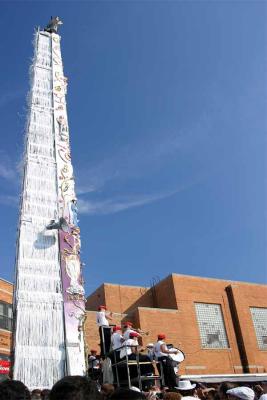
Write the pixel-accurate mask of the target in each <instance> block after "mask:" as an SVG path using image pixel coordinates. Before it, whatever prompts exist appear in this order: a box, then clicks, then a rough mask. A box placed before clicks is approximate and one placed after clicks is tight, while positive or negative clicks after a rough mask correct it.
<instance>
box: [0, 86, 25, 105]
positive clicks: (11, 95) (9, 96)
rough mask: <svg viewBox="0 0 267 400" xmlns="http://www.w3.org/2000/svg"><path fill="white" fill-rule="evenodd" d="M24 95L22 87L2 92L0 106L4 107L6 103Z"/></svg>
mask: <svg viewBox="0 0 267 400" xmlns="http://www.w3.org/2000/svg"><path fill="white" fill-rule="evenodd" d="M23 96H25V90H24V89H18V90H11V91H9V92H6V93H3V94H2V95H1V96H0V108H2V107H5V106H6V105H7V104H9V103H10V102H11V101H13V100H17V99H19V98H20V97H23Z"/></svg>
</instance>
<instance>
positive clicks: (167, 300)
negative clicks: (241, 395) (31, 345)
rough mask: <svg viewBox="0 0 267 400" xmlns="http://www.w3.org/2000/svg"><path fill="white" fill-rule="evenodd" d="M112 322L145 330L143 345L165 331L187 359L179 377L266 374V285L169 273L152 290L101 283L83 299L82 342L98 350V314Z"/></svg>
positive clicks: (169, 339) (170, 341)
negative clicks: (108, 313) (109, 315)
mask: <svg viewBox="0 0 267 400" xmlns="http://www.w3.org/2000/svg"><path fill="white" fill-rule="evenodd" d="M100 304H106V306H107V308H108V310H112V311H113V313H114V323H121V321H125V320H130V321H132V322H133V323H134V326H135V327H136V328H140V329H142V330H143V331H145V332H146V331H148V332H149V334H148V335H147V336H143V338H142V340H143V343H142V344H143V345H146V344H147V343H149V342H155V340H156V335H157V333H159V332H165V334H166V335H167V342H168V343H172V344H173V345H174V346H178V347H179V348H180V349H181V350H183V352H184V353H185V355H186V359H185V361H184V362H183V363H182V364H181V368H180V372H181V373H182V374H190V375H191V374H192V375H195V374H240V373H244V372H250V373H265V372H267V286H266V285H258V284H252V283H244V282H233V281H226V280H218V279H209V278H199V277H193V276H186V275H178V274H172V275H170V276H168V277H167V278H166V279H164V280H162V281H160V282H159V283H157V284H156V285H155V286H153V287H151V288H145V287H136V286H125V285H114V284H109V283H104V284H103V285H101V286H100V287H99V288H98V289H97V290H96V291H95V292H94V293H92V294H91V295H90V296H89V297H88V298H87V303H86V308H87V320H86V323H85V329H86V341H87V343H88V346H89V348H95V347H96V348H98V343H99V337H98V329H97V326H96V323H95V319H96V310H97V308H98V306H99V305H100Z"/></svg>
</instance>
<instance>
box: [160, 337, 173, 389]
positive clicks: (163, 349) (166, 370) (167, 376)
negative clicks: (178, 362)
mask: <svg viewBox="0 0 267 400" xmlns="http://www.w3.org/2000/svg"><path fill="white" fill-rule="evenodd" d="M165 339H166V335H165V334H164V333H159V334H158V341H157V343H155V344H154V354H155V357H156V360H157V361H159V362H161V364H162V369H163V375H164V380H165V385H166V386H168V387H169V388H170V389H171V388H174V387H176V385H177V376H176V374H175V372H174V368H173V365H172V361H171V359H170V358H169V354H177V350H168V347H167V346H166V343H165V342H164V340H165Z"/></svg>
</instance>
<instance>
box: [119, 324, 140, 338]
mask: <svg viewBox="0 0 267 400" xmlns="http://www.w3.org/2000/svg"><path fill="white" fill-rule="evenodd" d="M133 332H134V333H137V335H136V337H141V336H142V335H141V334H140V333H139V332H138V331H137V330H136V329H133V324H132V323H131V322H124V324H123V339H124V340H128V339H129V338H130V333H133Z"/></svg>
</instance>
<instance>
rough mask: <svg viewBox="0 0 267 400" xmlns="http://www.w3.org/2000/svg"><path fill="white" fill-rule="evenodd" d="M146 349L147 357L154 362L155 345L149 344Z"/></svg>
mask: <svg viewBox="0 0 267 400" xmlns="http://www.w3.org/2000/svg"><path fill="white" fill-rule="evenodd" d="M146 349H147V355H148V357H149V359H150V361H153V360H154V357H155V353H154V344H153V343H148V344H147V345H146Z"/></svg>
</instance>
